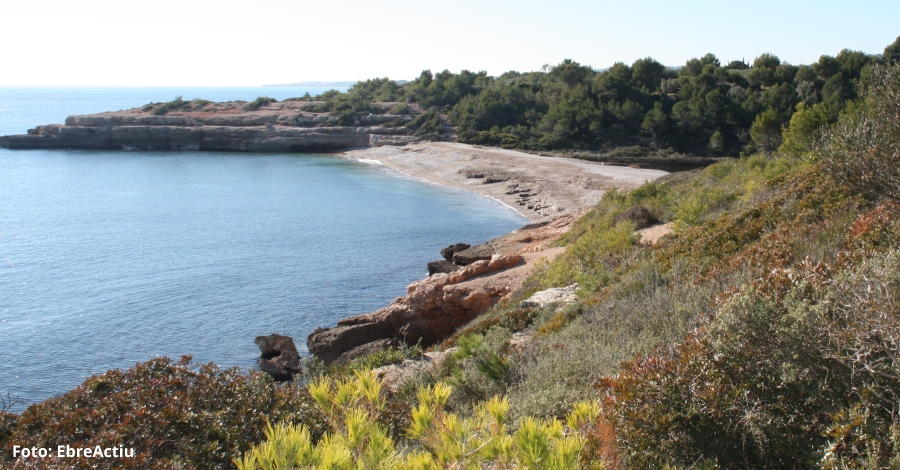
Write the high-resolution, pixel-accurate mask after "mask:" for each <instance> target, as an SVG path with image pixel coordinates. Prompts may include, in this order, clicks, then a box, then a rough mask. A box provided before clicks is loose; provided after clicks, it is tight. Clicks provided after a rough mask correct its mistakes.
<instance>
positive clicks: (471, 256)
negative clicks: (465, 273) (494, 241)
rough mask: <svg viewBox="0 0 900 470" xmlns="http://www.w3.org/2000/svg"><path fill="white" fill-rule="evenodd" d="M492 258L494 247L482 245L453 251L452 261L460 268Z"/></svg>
mask: <svg viewBox="0 0 900 470" xmlns="http://www.w3.org/2000/svg"><path fill="white" fill-rule="evenodd" d="M492 256H494V247H492V246H491V245H489V244H487V243H484V244H481V245H475V246H472V247H469V248H466V249H464V250H462V251H454V252H453V257H452V260H453V262H454V263H456V264H458V265H460V266H466V265H469V264H472V263H474V262H476V261H482V260H488V259H491V257H492Z"/></svg>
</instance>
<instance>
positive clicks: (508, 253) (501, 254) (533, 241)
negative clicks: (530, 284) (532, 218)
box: [307, 215, 576, 364]
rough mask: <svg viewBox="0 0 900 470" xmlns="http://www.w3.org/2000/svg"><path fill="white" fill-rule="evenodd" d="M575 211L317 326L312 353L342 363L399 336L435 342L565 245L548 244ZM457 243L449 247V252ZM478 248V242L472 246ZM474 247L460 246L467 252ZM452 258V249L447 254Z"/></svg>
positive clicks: (495, 243) (397, 340) (506, 293)
mask: <svg viewBox="0 0 900 470" xmlns="http://www.w3.org/2000/svg"><path fill="white" fill-rule="evenodd" d="M575 219H576V216H575V215H567V216H563V217H560V218H558V219H556V220H554V221H553V222H550V223H541V224H533V225H530V226H526V227H523V228H522V229H519V230H516V231H514V232H512V233H509V234H507V235H504V236H502V237H498V238H495V239H493V240H490V241H488V242H487V243H485V244H483V245H478V247H481V248H483V249H485V250H486V249H487V248H484V247H489V248H490V250H491V252H492V254H491V255H490V256H488V259H480V260H474V261H472V262H471V263H467V264H466V265H465V266H461V267H459V269H458V270H456V271H454V272H450V273H436V274H434V275H432V276H429V277H428V278H426V279H423V280H421V281H417V282H414V283H412V284H410V285H409V286H408V287H407V290H406V291H407V293H406V296H404V297H399V298H397V299H395V300H394V301H393V302H392V303H391V305H389V306H387V307H385V308H382V309H380V310H377V311H375V312H372V313H367V314H364V315H358V316H355V317H350V318H345V319H343V320H341V321H339V322H338V324H337V325H336V326H334V327H331V328H319V329H317V330H316V331H314V332H313V333H312V334H311V335H310V336H309V338H308V340H307V346H308V347H309V351H310V353H312V354H313V355H314V356H316V357H318V358H319V359H321V360H322V361H324V362H325V363H326V364H332V363H336V364H343V363H346V362H347V361H349V360H352V359H353V358H355V357H359V356H362V355H365V354H368V353H371V352H375V351H377V350H379V349H384V348H387V347H391V346H396V345H398V344H399V343H400V342H404V343H407V344H421V345H422V346H426V347H427V346H431V345H433V344H436V343H438V342H440V341H443V340H444V339H446V338H447V337H449V336H450V335H451V334H453V333H454V332H455V331H456V330H457V329H458V328H459V327H461V326H463V325H465V324H466V323H468V322H469V321H470V320H472V319H473V318H475V317H476V316H478V315H479V314H481V313H484V312H486V311H487V310H488V309H490V308H491V307H492V306H493V305H494V304H496V303H497V302H498V301H500V300H501V299H503V298H504V297H507V296H509V295H510V294H511V293H512V292H513V290H514V289H516V288H518V287H519V285H521V283H522V281H523V280H524V279H525V277H526V276H527V275H528V274H529V273H530V272H531V270H532V269H533V266H534V262H535V261H536V260H538V259H540V258H550V259H552V258H553V257H554V256H556V255H557V254H559V253H561V252H562V251H563V249H562V248H553V247H550V244H551V243H552V242H553V241H554V240H556V239H557V238H558V237H559V236H560V235H562V234H563V233H565V232H567V231H568V230H569V228H570V227H571V225H572V223H573V222H574V221H575ZM462 246H464V244H457V245H453V246H451V247H448V249H445V253H444V256H445V257H446V256H448V254H449V251H455V250H451V249H453V248H457V247H459V248H461V247H462ZM472 248H474V247H472ZM469 249H470V248H466V249H462V250H461V253H465V252H466V251H468V250H469ZM449 257H450V258H453V255H452V254H449Z"/></svg>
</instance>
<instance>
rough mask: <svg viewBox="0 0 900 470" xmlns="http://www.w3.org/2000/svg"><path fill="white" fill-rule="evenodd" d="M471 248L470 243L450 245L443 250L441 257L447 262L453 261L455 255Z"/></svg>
mask: <svg viewBox="0 0 900 470" xmlns="http://www.w3.org/2000/svg"><path fill="white" fill-rule="evenodd" d="M470 246H472V245H469V244H468V243H456V244H453V245H450V246H448V247H447V248H444V249H443V250H441V256H443V257H444V259H445V260H447V261H453V254H454V253H456V252H459V251H463V250H465V249H467V248H469V247H470Z"/></svg>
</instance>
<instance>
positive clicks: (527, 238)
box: [0, 101, 666, 379]
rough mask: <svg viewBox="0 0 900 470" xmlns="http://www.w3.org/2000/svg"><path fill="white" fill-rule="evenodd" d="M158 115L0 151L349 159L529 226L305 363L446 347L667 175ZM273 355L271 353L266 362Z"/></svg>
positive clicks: (280, 115)
mask: <svg viewBox="0 0 900 470" xmlns="http://www.w3.org/2000/svg"><path fill="white" fill-rule="evenodd" d="M383 104H384V105H385V106H389V105H392V103H383ZM159 105H160V104H156V106H155V107H151V106H150V105H148V106H145V107H144V108H135V109H131V110H125V111H118V112H109V113H100V114H92V115H82V116H69V117H68V118H67V119H66V120H65V124H49V125H42V126H38V127H36V128H34V129H31V130H29V131H28V133H27V134H25V135H14V136H5V137H0V147H7V148H10V149H85V150H123V149H124V150H209V151H241V152H320V151H341V150H344V151H346V150H347V149H353V150H349V151H346V152H344V153H343V154H342V156H344V157H345V158H349V159H355V160H358V161H361V162H366V163H372V164H378V165H382V166H384V167H387V168H391V169H393V170H396V171H399V172H401V173H404V174H406V175H409V176H412V177H415V178H417V179H421V180H424V181H428V182H431V183H434V184H439V185H444V186H450V187H455V188H458V189H464V190H467V191H472V192H476V193H478V194H481V195H484V196H487V197H491V198H494V199H496V200H498V201H501V202H502V203H504V204H505V205H507V206H508V207H510V208H512V209H513V210H516V211H518V212H519V213H520V214H522V215H523V216H525V217H526V218H527V219H529V220H530V221H531V222H533V223H532V224H530V225H527V226H525V227H523V228H521V229H519V230H516V231H513V232H511V233H509V234H507V235H504V236H501V237H498V238H495V239H493V240H489V241H487V242H485V243H482V244H480V245H475V246H469V245H467V244H464V243H457V244H456V245H451V246H449V247H448V248H447V249H446V250H444V252H442V253H441V254H442V255H443V256H444V259H443V260H438V261H434V262H431V263H428V270H429V274H430V275H429V277H428V278H426V279H423V280H421V281H417V282H414V283H412V284H410V285H409V286H408V287H407V292H406V295H405V296H403V297H398V298H397V299H395V300H394V301H393V302H392V303H391V304H390V305H389V306H387V307H384V308H382V309H379V310H377V311H375V312H371V313H366V314H362V315H356V316H352V317H349V318H345V319H343V320H341V321H339V322H338V323H337V325H335V326H332V327H328V328H318V329H317V330H316V331H315V332H313V333H312V334H311V335H309V337H308V340H307V346H308V348H309V351H310V353H311V354H312V355H314V356H316V357H318V358H319V359H321V360H323V361H324V362H325V363H328V364H331V363H336V364H340V363H346V362H347V361H350V360H352V359H353V358H355V357H359V356H362V355H365V354H368V353H371V352H374V351H377V350H379V349H384V348H387V347H392V346H396V345H398V344H400V343H401V342H403V343H406V344H420V345H422V346H430V345H434V344H437V343H439V342H441V341H443V340H444V339H446V338H447V337H449V336H450V335H452V334H453V333H454V332H455V331H456V330H457V329H458V328H460V327H461V326H463V325H465V324H466V323H467V322H469V321H470V320H472V319H473V318H475V317H476V316H478V315H480V314H482V313H484V312H486V311H487V310H488V309H490V308H491V307H492V306H493V305H495V304H496V303H497V302H499V301H501V300H503V299H505V298H509V297H510V296H511V295H512V294H513V293H514V292H515V290H516V289H517V288H519V287H520V285H521V284H522V282H523V281H524V280H525V278H526V277H527V276H528V275H529V274H530V273H531V272H532V270H533V269H534V265H535V262H536V261H537V260H539V259H542V258H543V259H547V260H552V259H553V258H554V257H555V256H556V255H558V254H559V253H562V252H563V251H564V249H563V248H559V247H553V246H552V244H553V242H554V241H555V240H556V239H558V238H559V237H560V236H562V235H563V234H564V233H566V232H567V231H568V230H569V229H570V228H571V227H572V224H573V223H574V222H575V220H576V219H577V218H578V217H579V216H580V215H581V214H583V213H584V212H585V211H587V210H589V209H590V208H591V207H593V206H594V205H596V204H597V202H598V201H599V200H600V198H601V197H602V196H603V194H604V193H605V192H606V191H609V190H613V189H616V190H627V189H631V188H634V187H637V186H639V185H640V184H643V183H644V182H645V181H649V180H653V179H656V178H659V177H661V176H663V175H665V174H666V172H664V171H658V170H646V169H637V168H628V167H617V166H612V165H604V164H600V163H593V162H587V161H584V160H576V159H571V158H563V157H549V156H541V155H533V154H527V153H522V152H516V151H512V150H505V149H498V148H486V147H481V146H472V145H465V144H459V143H453V142H434V141H428V142H424V141H421V139H420V138H419V137H417V136H416V135H415V131H414V130H412V129H409V128H407V126H406V124H408V123H410V122H411V121H412V120H413V119H414V118H415V116H411V115H390V114H370V115H368V116H362V117H358V118H355V121H354V122H353V123H352V126H341V125H338V124H340V122H339V119H338V118H337V117H335V116H333V115H332V114H330V113H318V112H314V110H315V103H314V102H313V103H310V102H298V101H285V102H281V103H277V102H273V103H266V104H263V105H261V106H259V107H257V108H256V109H249V108H248V104H247V103H244V102H229V103H209V102H204V103H200V104H198V105H195V106H193V107H190V106H188V105H184V106H183V107H182V108H179V109H177V110H175V111H167V112H165V113H157V112H155V111H154V110H158V109H159ZM433 137H434V136H432V138H433ZM438 138H439V140H452V139H453V129H452V128H450V127H447V126H443V127H442V129H441V132H440V133H439V135H438ZM446 242H447V243H452V242H455V241H453V240H447V241H446ZM275 341H276V340H275V339H264V338H262V337H261V338H257V343H258V344H259V345H260V349H261V352H262V356H261V361H260V367H261V368H262V369H263V370H266V371H267V372H268V373H270V374H271V375H273V377H276V378H279V379H287V378H289V377H290V376H292V374H294V373H296V372H297V371H298V370H299V369H298V365H297V364H296V363H295V362H297V361H299V357H297V353H296V348H292V346H293V343H291V344H290V346H291V347H287V346H285V347H284V348H283V349H284V350H285V351H287V352H285V353H282V352H280V351H281V349H277V348H275V346H270V345H269V342H272V343H273V344H275ZM279 341H280V340H279ZM278 348H281V346H278ZM276 349H277V350H278V351H279V352H278V353H277V354H276V353H274V352H272V351H275V350H276ZM295 359H296V360H297V361H295Z"/></svg>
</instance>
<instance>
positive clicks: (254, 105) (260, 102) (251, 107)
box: [244, 96, 278, 111]
mask: <svg viewBox="0 0 900 470" xmlns="http://www.w3.org/2000/svg"><path fill="white" fill-rule="evenodd" d="M277 101H278V100H276V99H275V98H269V97H268V96H260V97H257V98H256V99H255V100H253V101H251V102H249V103H247V104H246V105H245V106H244V109H246V110H248V111H256V110H257V109H259V108H262V107H263V106H266V105H268V104H271V103H276V102H277Z"/></svg>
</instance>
